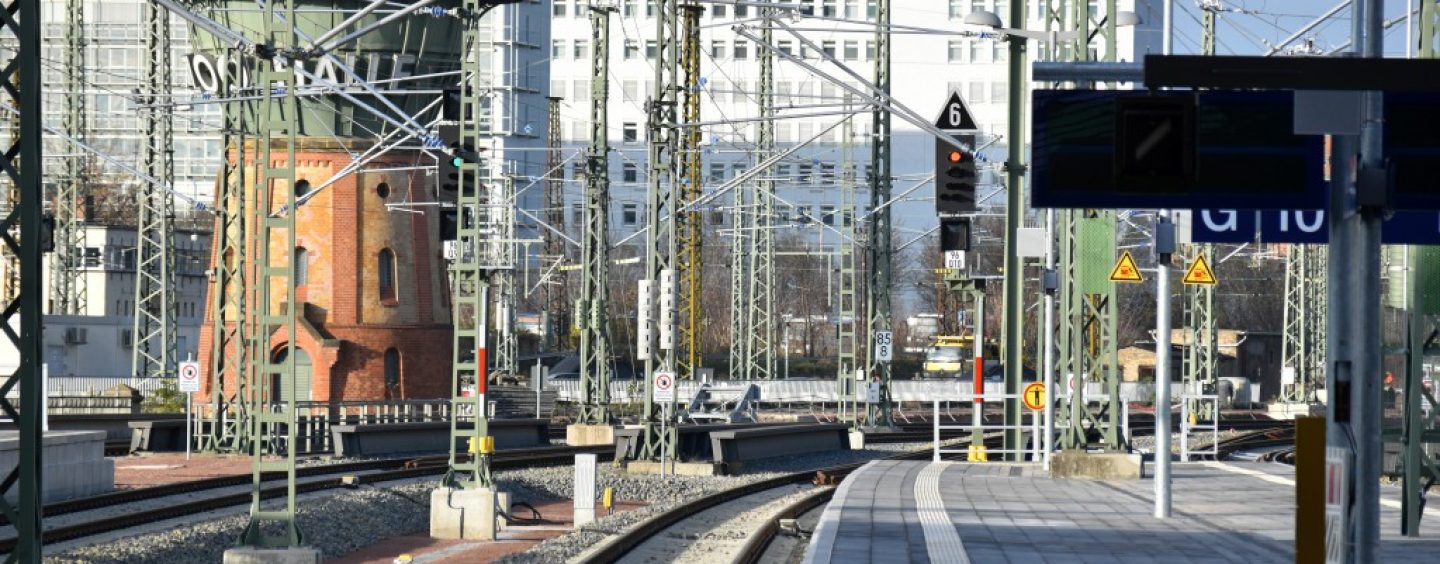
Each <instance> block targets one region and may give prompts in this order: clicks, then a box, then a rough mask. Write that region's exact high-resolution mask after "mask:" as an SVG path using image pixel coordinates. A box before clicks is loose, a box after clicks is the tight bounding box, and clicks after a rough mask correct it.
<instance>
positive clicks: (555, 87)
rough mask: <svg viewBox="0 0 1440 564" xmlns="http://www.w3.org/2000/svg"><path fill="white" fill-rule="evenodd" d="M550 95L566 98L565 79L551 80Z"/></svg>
mask: <svg viewBox="0 0 1440 564" xmlns="http://www.w3.org/2000/svg"><path fill="white" fill-rule="evenodd" d="M550 95H551V96H554V97H556V98H564V97H565V81H563V80H552V81H550Z"/></svg>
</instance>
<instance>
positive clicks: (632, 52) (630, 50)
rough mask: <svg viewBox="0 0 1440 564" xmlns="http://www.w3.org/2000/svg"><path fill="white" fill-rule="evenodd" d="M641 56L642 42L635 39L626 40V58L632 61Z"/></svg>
mask: <svg viewBox="0 0 1440 564" xmlns="http://www.w3.org/2000/svg"><path fill="white" fill-rule="evenodd" d="M639 56H640V44H639V43H637V42H636V41H635V40H634V39H626V40H625V60H627V61H631V60H634V59H635V58H636V57H639Z"/></svg>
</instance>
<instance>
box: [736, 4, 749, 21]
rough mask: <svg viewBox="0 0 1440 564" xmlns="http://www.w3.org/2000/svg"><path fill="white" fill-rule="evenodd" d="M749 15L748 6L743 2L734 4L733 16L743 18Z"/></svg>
mask: <svg viewBox="0 0 1440 564" xmlns="http://www.w3.org/2000/svg"><path fill="white" fill-rule="evenodd" d="M749 16H750V7H749V6H747V5H745V4H736V5H735V17H737V18H745V17H749Z"/></svg>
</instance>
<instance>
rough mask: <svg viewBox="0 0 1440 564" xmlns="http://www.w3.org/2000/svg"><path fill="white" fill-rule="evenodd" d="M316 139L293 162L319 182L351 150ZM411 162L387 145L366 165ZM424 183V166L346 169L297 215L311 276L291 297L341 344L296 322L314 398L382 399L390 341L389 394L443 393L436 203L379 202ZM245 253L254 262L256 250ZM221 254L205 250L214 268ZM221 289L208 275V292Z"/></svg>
mask: <svg viewBox="0 0 1440 564" xmlns="http://www.w3.org/2000/svg"><path fill="white" fill-rule="evenodd" d="M316 145H317V147H315V148H313V149H311V150H302V151H299V152H298V154H297V159H296V162H297V165H298V166H297V177H298V178H301V179H308V180H309V181H310V182H311V184H312V186H316V187H318V186H319V185H320V184H321V183H322V182H324V181H325V180H326V179H328V178H330V177H331V176H332V175H333V174H334V173H335V172H338V171H339V170H341V169H342V168H343V167H344V166H345V165H346V164H348V163H349V162H350V155H349V154H348V153H347V152H344V151H336V150H333V148H328V147H321V146H318V145H319V143H318V142H317V143H316ZM252 158H253V154H252ZM414 161H415V156H414V155H413V154H406V153H401V152H392V153H390V154H389V155H387V157H386V158H385V159H382V160H377V161H374V162H372V163H371V164H370V165H369V166H370V167H373V168H388V167H392V166H405V165H409V164H413V163H414ZM253 177H254V175H253V174H252V175H251V178H253ZM381 182H385V183H387V184H389V188H390V195H389V197H388V198H383V199H382V198H381V197H380V196H379V194H378V193H377V190H376V188H377V186H378V185H379V184H380V183H381ZM427 186H428V184H427V179H426V178H425V177H424V173H423V172H422V171H413V172H384V173H362V174H351V175H347V176H346V177H344V178H342V179H340V180H339V181H337V182H335V183H334V184H332V185H330V186H329V187H327V188H325V189H324V191H323V192H320V193H317V194H315V196H313V197H312V198H311V199H310V200H309V201H308V202H307V203H306V204H305V205H304V206H302V207H301V208H300V209H299V211H298V212H297V222H298V227H297V230H296V244H297V245H298V246H301V247H304V248H305V249H306V250H307V252H308V253H309V255H310V270H309V271H308V283H307V284H306V285H305V286H302V287H300V288H298V289H297V290H298V292H297V293H298V297H299V298H300V299H301V300H302V301H303V302H305V303H307V304H308V307H307V311H309V312H310V313H311V315H310V320H311V322H312V323H313V324H314V325H315V326H316V327H317V328H318V329H320V331H321V332H323V333H326V334H328V335H330V336H331V337H333V338H335V339H338V340H339V341H340V346H339V347H338V348H336V347H328V348H327V347H324V346H322V344H321V343H319V342H317V341H316V340H314V339H313V338H311V337H310V336H309V335H306V334H305V331H304V330H303V328H301V329H300V331H299V333H300V334H301V335H300V337H299V338H298V339H297V341H298V345H299V346H300V348H302V349H304V350H305V351H306V352H307V353H309V354H310V358H311V359H312V362H313V364H314V371H313V381H312V383H311V390H312V395H311V397H312V399H314V400H322V401H323V400H378V399H385V398H386V390H385V363H384V353H385V351H386V350H387V349H389V348H390V347H394V348H395V349H397V351H399V353H400V387H399V389H398V390H397V393H396V395H395V397H398V398H416V399H427V398H440V397H448V391H447V389H448V387H449V382H450V361H451V353H450V350H451V346H452V344H451V341H452V333H451V330H450V312H449V309H448V308H447V307H446V300H444V299H443V296H441V295H439V294H440V293H441V292H443V291H444V290H443V284H444V270H443V269H444V267H445V266H444V261H443V260H442V258H441V257H440V245H439V241H438V239H437V234H438V229H437V226H438V223H439V218H438V215H437V213H438V212H437V211H436V208H435V207H433V206H422V207H417V208H413V209H417V210H422V211H425V212H427V213H424V214H414V213H406V212H397V211H391V210H388V209H387V208H386V203H387V202H402V201H404V202H423V201H428V200H430V198H429V197H428V194H429V193H430V191H429V190H428V189H427ZM276 189H286V190H288V189H289V187H277V188H276ZM252 201H253V200H252ZM284 244H285V243H284V238H283V234H281V237H275V238H272V247H271V253H272V255H273V256H274V258H275V261H276V262H277V264H278V263H279V262H280V261H281V260H284V255H283V253H284V252H285V248H284ZM382 248H388V249H390V250H391V251H392V252H394V253H395V256H396V263H397V264H396V272H395V275H396V291H397V298H398V299H397V300H396V301H395V302H394V303H391V304H382V303H380V301H379V298H378V295H377V291H378V287H379V271H378V270H379V267H378V261H377V257H378V253H379V249H382ZM252 249H253V247H252ZM246 255H247V258H248V259H250V260H254V258H255V256H256V255H258V253H255V252H250V253H246ZM218 260H219V257H218V256H216V254H215V252H212V254H211V264H212V266H213V265H214V264H215V263H216V261H218ZM250 282H251V283H252V284H253V283H254V281H253V280H251V281H250ZM218 290H219V289H218V288H217V287H216V284H215V283H214V282H211V287H210V292H212V294H211V295H212V296H213V292H216V291H218ZM281 294H283V289H282V290H278V291H273V292H272V293H271V303H272V306H278V304H279V302H280V301H281ZM212 302H213V297H212V298H211V299H209V300H207V301H206V321H207V323H206V324H205V325H203V326H202V327H201V331H200V350H201V368H202V372H203V373H204V374H206V375H207V377H206V378H205V384H204V386H203V388H202V397H203V398H208V396H209V393H210V387H211V386H210V383H209V382H210V380H209V377H208V375H209V374H211V372H212V371H213V365H214V362H213V359H211V358H210V354H209V352H210V348H211V346H212V343H213V341H214V335H212V331H211V327H210V325H209V320H210V319H212V318H213V316H214V314H215V312H214V311H212V310H213V303H212ZM271 341H272V348H278V347H279V346H280V345H281V344H282V342H283V341H284V338H283V336H282V335H279V334H277V335H274V336H272V339H271ZM233 380H234V377H233V374H227V376H226V378H225V382H226V385H225V388H226V390H227V391H228V392H233V391H234V389H235V385H234V381H233Z"/></svg>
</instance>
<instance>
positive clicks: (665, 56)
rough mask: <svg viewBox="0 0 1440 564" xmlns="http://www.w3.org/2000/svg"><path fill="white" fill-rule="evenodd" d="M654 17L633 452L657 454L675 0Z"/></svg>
mask: <svg viewBox="0 0 1440 564" xmlns="http://www.w3.org/2000/svg"><path fill="white" fill-rule="evenodd" d="M655 5H656V11H657V12H658V13H657V14H656V18H655V44H656V47H657V48H656V51H655V83H654V90H653V91H652V92H651V96H650V100H649V102H648V104H647V105H646V114H647V116H646V123H645V126H646V131H647V132H648V133H649V136H648V140H649V155H648V159H647V160H646V163H647V165H648V166H649V178H648V180H649V187H648V190H647V191H646V200H647V202H648V205H647V206H646V210H645V211H646V214H647V215H646V226H647V229H646V233H645V243H646V261H645V266H646V268H645V272H646V280H648V283H645V284H642V287H648V288H651V289H652V290H658V292H653V293H654V294H658V296H657V298H656V299H654V300H647V299H646V297H644V296H642V297H641V304H642V305H643V304H646V302H650V303H651V305H652V306H653V307H651V311H655V312H656V313H658V315H655V316H651V315H649V313H651V311H644V312H641V313H640V318H641V319H642V320H643V319H647V318H648V319H653V320H654V321H655V323H654V324H653V325H655V329H658V330H652V328H651V327H649V326H644V325H643V324H642V327H641V328H640V331H639V333H640V339H641V340H642V341H643V342H642V343H640V346H639V347H638V349H639V350H640V351H641V353H642V354H640V355H639V356H640V357H641V358H643V359H644V360H645V374H644V376H645V382H646V384H645V413H644V416H643V417H642V418H641V424H642V425H643V426H644V429H645V441H644V445H643V447H642V449H641V451H640V455H639V458H642V459H652V460H653V459H660V458H661V457H662V456H668V457H673V455H674V454H675V441H676V439H677V437H678V431H677V430H676V426H675V425H673V424H670V425H668V431H667V432H662V430H661V429H662V425H661V423H662V421H665V420H666V419H669V420H670V421H669V423H673V420H674V412H675V410H674V407H675V402H674V401H671V402H668V403H669V405H668V406H663V407H662V405H661V404H660V403H658V402H656V401H654V385H655V383H654V378H653V377H651V376H652V375H653V374H654V373H655V372H657V371H663V372H673V371H674V370H675V366H676V363H675V299H674V292H675V254H676V250H677V249H676V243H677V242H678V241H677V239H678V238H677V237H676V233H675V218H674V212H675V211H676V209H677V207H676V205H675V204H676V200H677V196H678V195H679V194H678V192H679V190H678V189H677V188H678V182H677V181H678V172H679V171H678V168H679V161H680V156H679V154H678V149H679V147H680V143H679V135H678V131H677V130H676V128H675V125H676V123H677V117H678V109H679V91H680V88H681V78H680V61H679V56H680V48H679V47H680V45H679V39H680V37H679V23H680V18H679V15H680V14H679V2H678V0H656V2H655Z"/></svg>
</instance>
